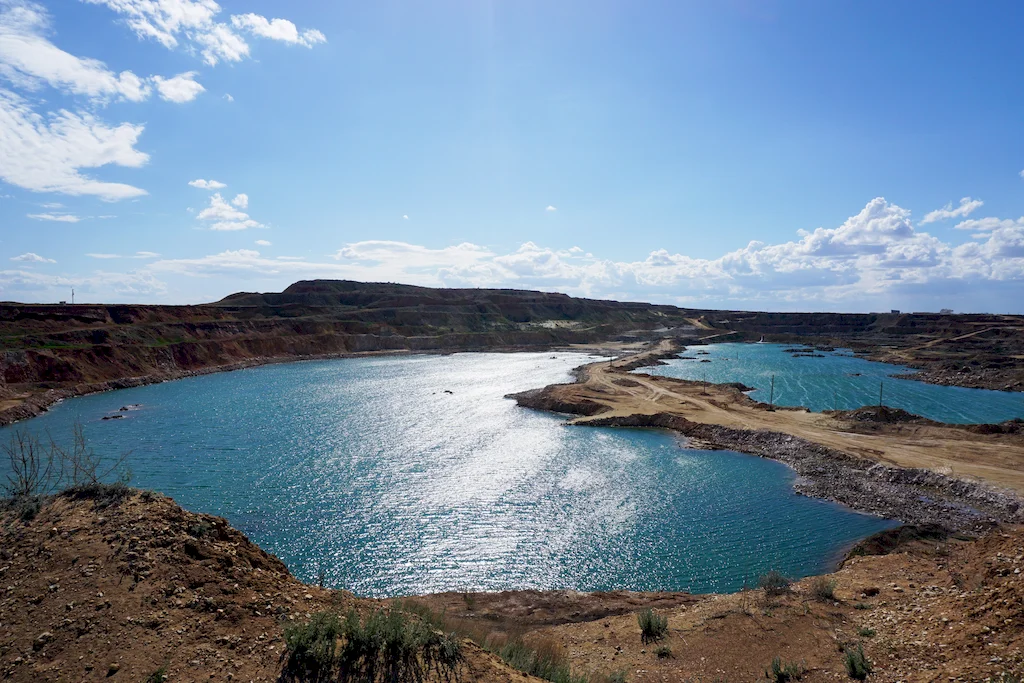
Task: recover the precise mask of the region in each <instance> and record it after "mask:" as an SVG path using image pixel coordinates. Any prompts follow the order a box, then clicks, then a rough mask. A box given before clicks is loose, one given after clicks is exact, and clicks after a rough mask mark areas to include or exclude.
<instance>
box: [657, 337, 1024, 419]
mask: <svg viewBox="0 0 1024 683" xmlns="http://www.w3.org/2000/svg"><path fill="white" fill-rule="evenodd" d="M795 348H801V350H802V351H803V352H804V354H805V355H800V354H794V353H790V352H788V350H791V349H795ZM807 354H813V355H807ZM680 355H681V356H683V357H684V358H673V359H670V360H667V361H666V364H665V365H660V366H657V367H650V368H641V369H639V370H637V372H644V373H648V374H652V375H664V376H666V377H678V378H680V379H689V380H696V381H704V380H706V381H708V382H711V383H716V384H717V383H724V382H742V383H743V384H745V385H747V386H749V387H754V388H756V391H752V392H750V397H751V398H753V399H755V400H758V401H762V402H764V403H767V402H768V401H769V398H770V391H771V389H770V387H771V381H772V376H774V377H775V398H774V401H775V404H776V405H780V406H804V407H807V408H810V409H811V410H813V411H816V412H820V411H823V410H836V409H838V410H852V409H854V408H859V407H861V406H866V405H869V406H870V405H878V394H879V388H880V387H879V384H880V383H881V384H882V385H883V386H882V387H881V389H882V401H883V403H884V404H885V405H887V406H889V407H892V408H902V409H903V410H906V411H909V412H911V413H914V414H915V415H921V416H923V417H927V418H930V419H932V420H937V421H939V422H950V423H960V424H968V423H991V422H1002V421H1004V420H1010V419H1013V418H1016V417H1024V394H1021V393H1020V392H1010V391H991V390H987V389H968V388H965V387H949V386H940V385H935V384H926V383H924V382H918V381H915V380H911V379H900V378H895V377H892V375H895V374H903V373H913V372H914V370H913V369H912V368H906V367H901V366H899V365H890V364H888V363H876V362H873V361H869V360H865V359H863V358H858V357H856V356H854V355H853V354H852V353H851V352H850V350H849V349H836V350H835V351H815V350H814V349H813V347H800V346H799V345H796V346H791V345H784V344H738V343H737V344H708V345H706V346H690V347H687V348H686V350H685V351H683V352H682V353H681V354H680ZM702 360H707V361H709V362H707V363H703V362H701V361H702Z"/></svg>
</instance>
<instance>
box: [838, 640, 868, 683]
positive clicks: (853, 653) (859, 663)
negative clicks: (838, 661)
mask: <svg viewBox="0 0 1024 683" xmlns="http://www.w3.org/2000/svg"><path fill="white" fill-rule="evenodd" d="M845 649H846V657H845V658H844V660H843V663H844V664H846V673H847V674H849V676H850V678H856V679H857V680H858V681H863V680H864V679H865V678H867V677H868V674H869V673H871V660H869V659H868V658H867V657H866V656H865V655H864V648H863V646H861V644H860V643H857V646H856V647H854V646H852V645H847V646H846V648H845Z"/></svg>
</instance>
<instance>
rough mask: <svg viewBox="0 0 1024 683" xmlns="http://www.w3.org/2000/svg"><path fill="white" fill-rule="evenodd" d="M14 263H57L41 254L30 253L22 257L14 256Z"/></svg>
mask: <svg viewBox="0 0 1024 683" xmlns="http://www.w3.org/2000/svg"><path fill="white" fill-rule="evenodd" d="M11 260H12V261H21V262H22V263H56V261H54V260H53V259H52V258H44V257H42V256H40V255H39V254H35V253H33V252H31V251H30V252H28V253H25V254H22V255H21V256H12V257H11Z"/></svg>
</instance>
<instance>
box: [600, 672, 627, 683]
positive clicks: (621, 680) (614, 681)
mask: <svg viewBox="0 0 1024 683" xmlns="http://www.w3.org/2000/svg"><path fill="white" fill-rule="evenodd" d="M605 682H606V683H626V672H625V671H616V672H614V673H610V674H608V675H607V676H605Z"/></svg>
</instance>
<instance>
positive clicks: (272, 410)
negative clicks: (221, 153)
mask: <svg viewBox="0 0 1024 683" xmlns="http://www.w3.org/2000/svg"><path fill="white" fill-rule="evenodd" d="M586 361H587V358H586V357H585V356H583V355H581V354H573V353H557V354H550V353H541V354H537V353H520V354H457V355H452V356H405V357H391V358H372V359H371V358H365V359H345V360H335V361H323V362H306V363H293V364H287V365H273V366H266V367H261V368H254V369H250V370H242V371H237V372H231V373H223V374H215V375H208V376H205V377H196V378H191V379H184V380H179V381H176V382H169V383H165V384H158V385H152V386H148V387H140V388H137V389H126V390H122V391H117V392H112V393H107V394H97V395H93V396H85V397H82V398H77V399H73V400H69V401H66V402H64V403H62V404H60V405H57V406H55V407H54V409H53V410H51V411H50V412H48V413H46V414H44V415H42V416H40V417H38V418H35V419H33V420H30V421H29V422H27V423H24V424H23V425H17V427H21V428H28V429H31V430H33V431H36V432H50V433H51V434H52V435H53V436H54V437H55V438H57V439H58V440H60V439H65V438H67V436H68V433H69V431H70V429H71V427H72V424H73V422H74V421H75V420H76V419H77V420H80V421H81V422H82V423H83V424H84V429H85V431H86V435H87V438H88V439H89V441H90V442H91V444H93V445H94V447H95V448H96V449H97V450H98V451H99V452H105V453H116V452H120V451H122V450H124V449H131V450H132V455H131V465H132V468H133V471H134V478H133V483H134V484H135V485H137V486H140V487H144V488H152V489H156V490H159V491H161V492H163V493H166V494H168V495H170V496H173V497H174V498H175V499H176V500H177V501H178V502H179V503H181V504H182V505H183V506H184V507H186V508H188V509H191V510H196V511H203V512H210V513H214V514H217V515H222V516H224V517H227V518H228V519H229V520H230V521H231V523H232V524H233V525H234V526H236V527H238V528H239V529H241V530H242V531H244V532H245V533H246V534H248V535H249V536H250V537H251V538H252V539H253V540H254V541H255V542H257V543H258V544H260V545H261V546H262V547H263V548H265V549H267V550H269V551H270V552H273V553H275V554H276V555H278V556H279V557H281V558H282V559H283V560H284V561H285V562H286V563H287V564H288V566H289V567H290V568H291V569H292V571H293V572H295V573H296V574H297V575H298V576H299V577H300V578H303V579H305V580H316V578H317V577H318V575H319V574H320V572H321V571H322V572H323V573H324V575H325V577H326V582H327V583H328V584H329V585H332V586H335V587H341V588H346V589H349V590H353V591H355V592H356V593H358V594H363V595H374V596H392V595H400V594H413V593H425V592H432V591H443V590H501V589H512V588H542V589H553V588H571V589H579V590H602V589H615V588H627V589H635V590H655V589H671V590H691V591H724V590H734V589H738V588H740V587H742V585H743V584H744V582H747V583H752V582H753V581H754V580H755V578H756V577H757V576H758V575H759V574H762V573H764V572H765V571H767V570H768V569H770V568H776V569H779V570H781V571H783V572H785V573H787V574H790V575H793V576H800V575H807V574H812V573H817V572H820V571H823V570H825V569H827V568H828V567H829V564H830V561H831V560H833V559H834V558H835V555H836V553H837V552H839V551H840V550H841V549H842V548H843V547H844V546H846V545H847V544H849V543H850V542H852V541H854V540H856V539H858V538H861V537H863V536H866V535H869V534H871V533H874V532H876V531H879V530H881V529H883V528H886V527H887V526H889V525H890V523H889V522H886V521H884V520H880V519H876V518H873V517H868V516H865V515H860V514H856V513H853V512H851V511H849V510H847V509H844V508H842V507H840V506H837V505H834V504H831V503H826V502H823V501H818V500H812V499H809V498H805V497H802V496H797V495H795V494H794V493H793V491H792V488H791V486H792V482H793V479H794V474H793V472H792V471H791V470H790V469H788V468H787V467H785V466H783V465H781V464H779V463H776V462H773V461H769V460H762V459H759V458H756V457H751V456H746V455H740V454H738V453H731V452H722V451H716V452H709V451H696V450H684V449H681V448H680V447H679V444H678V442H677V441H676V439H675V437H674V436H672V435H671V434H669V433H666V432H660V431H653V430H629V429H607V428H587V427H567V426H565V425H564V424H563V419H562V418H559V417H557V416H553V415H549V414H544V413H539V412H535V411H531V410H527V409H523V408H519V407H518V406H516V405H515V403H514V402H513V401H511V400H508V399H505V398H503V396H504V395H505V394H506V393H508V392H513V391H520V390H524V389H529V388H534V387H540V386H544V385H546V384H549V383H552V382H562V381H567V380H568V379H569V375H568V372H569V370H570V369H572V368H573V367H575V366H577V365H580V364H581V363H583V362H586ZM446 390H447V391H450V392H451V393H446ZM127 404H141V405H140V407H139V408H138V409H137V410H132V411H130V412H128V413H126V414H127V417H126V418H125V419H122V420H109V421H103V420H102V419H101V418H102V417H103V416H104V415H108V414H111V413H112V412H113V411H116V410H117V409H118V408H119V407H121V406H124V405H127ZM10 429H11V428H8V429H7V430H0V439H4V440H6V439H7V438H8V436H9V432H10ZM5 431H6V432H7V433H4V432H5Z"/></svg>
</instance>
